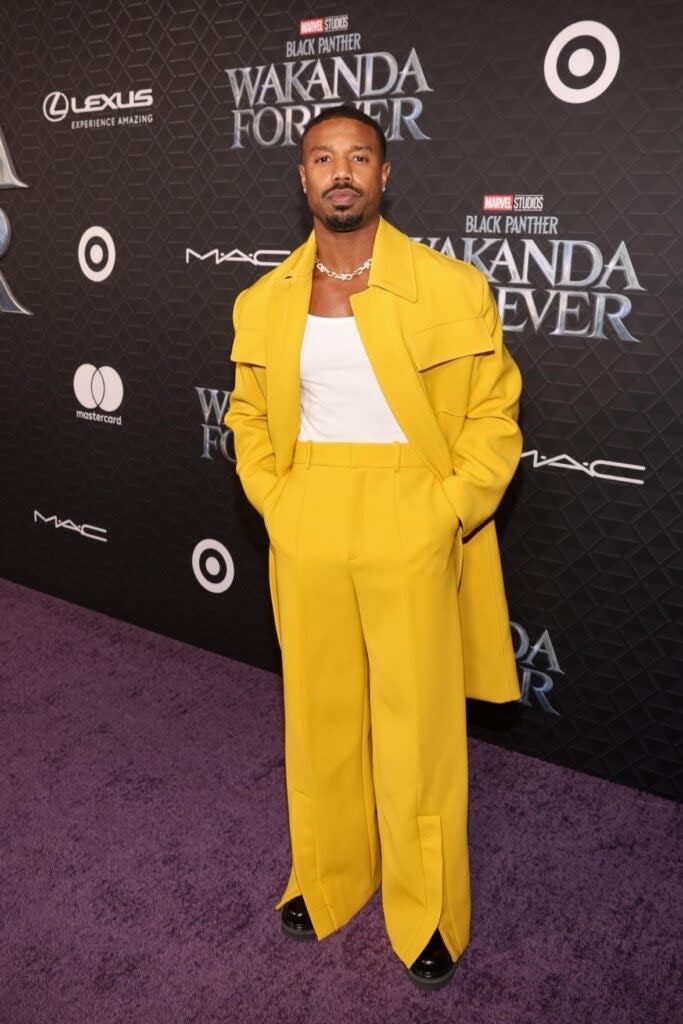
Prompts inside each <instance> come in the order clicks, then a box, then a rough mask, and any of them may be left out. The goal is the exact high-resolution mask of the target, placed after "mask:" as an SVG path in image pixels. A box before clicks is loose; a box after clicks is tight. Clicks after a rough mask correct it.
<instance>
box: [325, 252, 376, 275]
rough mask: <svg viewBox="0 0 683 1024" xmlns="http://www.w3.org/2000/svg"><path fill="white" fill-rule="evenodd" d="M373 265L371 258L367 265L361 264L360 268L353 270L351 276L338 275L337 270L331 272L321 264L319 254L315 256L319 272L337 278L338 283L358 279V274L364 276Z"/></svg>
mask: <svg viewBox="0 0 683 1024" xmlns="http://www.w3.org/2000/svg"><path fill="white" fill-rule="evenodd" d="M371 263H372V256H369V257H368V258H367V259H366V261H365V263H361V265H360V266H359V267H356V269H355V270H352V271H351V273H350V274H338V273H337V271H336V270H330V268H329V267H326V266H325V264H324V263H321V262H320V260H319V259H318V254H317V253H316V254H315V265H316V267H317V268H318V270H322V272H323V274H328V275H329V276H330V277H336V278H337V280H338V281H350V280H351V279H352V278H353V277H357V276H358V274H362V273H363V271H364V270H369V268H370V265H371Z"/></svg>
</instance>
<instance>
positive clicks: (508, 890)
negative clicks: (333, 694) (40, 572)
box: [0, 581, 683, 1024]
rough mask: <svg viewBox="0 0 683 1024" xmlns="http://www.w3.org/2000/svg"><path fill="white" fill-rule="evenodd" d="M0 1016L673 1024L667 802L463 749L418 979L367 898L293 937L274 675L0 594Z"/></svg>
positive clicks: (100, 1020) (116, 1021)
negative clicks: (444, 929) (445, 904)
mask: <svg viewBox="0 0 683 1024" xmlns="http://www.w3.org/2000/svg"><path fill="white" fill-rule="evenodd" d="M0 612H1V619H0V621H1V622H2V653H3V658H2V668H1V670H0V671H1V679H2V683H1V687H0V743H1V745H2V762H1V763H2V774H1V775H0V935H1V936H2V944H1V948H0V1021H1V1022H2V1024H105V1022H106V1024H123V1022H126V1024H240V1022H252V1021H254V1022H259V1024H261V1022H263V1024H281V1022H282V1024H299V1022H301V1024H304V1022H306V1024H337V1022H339V1024H342V1022H343V1024H357V1022H358V1024H363V1022H366V1021H367V1022H373V1024H389V1022H392V1024H437V1022H441V1021H444V1022H446V1021H447V1022H449V1024H450V1022H453V1024H455V1022H458V1024H470V1022H471V1024H592V1022H595V1024H630V1022H633V1024H674V1022H676V1021H680V1020H683V1007H682V1006H681V1003H680V1001H679V1000H680V995H679V993H678V992H677V988H678V986H679V985H680V965H681V945H680V936H681V887H680V882H681V845H682V844H681V839H682V833H683V828H682V817H683V812H682V810H681V807H680V806H679V805H676V804H674V803H671V802H669V801H667V800H664V799H661V798H659V797H654V796H649V795H646V794H643V793H640V792H637V791H635V790H630V789H627V788H625V787H623V786H619V785H614V784H612V783H608V782H605V781H602V780H599V779H595V778H592V777H589V776H587V775H582V774H580V773H577V772H574V771H570V770H567V769H564V768H558V767H555V766H553V765H549V764H546V763H544V762H543V761H540V760H537V759H534V758H529V757H525V756H522V755H520V754H516V753H510V752H508V751H505V750H502V749H500V748H498V747H495V746H492V745H489V744H487V743H481V742H478V741H474V740H470V778H471V789H470V794H471V798H470V851H471V868H472V895H473V907H472V941H471V943H470V946H469V947H468V949H467V951H466V953H465V954H464V956H463V957H462V958H461V960H460V961H459V963H458V967H457V969H456V973H455V975H454V978H453V981H452V983H451V984H450V985H449V986H447V987H446V988H445V989H442V990H440V991H437V992H423V991H422V990H419V989H416V988H415V987H414V986H413V985H412V984H411V983H410V981H409V980H408V978H407V977H406V975H405V969H404V967H403V965H402V964H401V963H400V962H399V960H398V959H397V958H396V956H395V955H394V953H393V951H392V950H391V947H390V945H389V941H388V939H387V936H386V933H385V931H384V923H383V919H382V910H381V903H380V899H379V893H376V894H375V896H374V898H373V899H372V900H371V901H370V903H368V905H367V906H366V907H365V908H364V909H363V910H362V911H361V912H360V914H358V915H357V916H356V917H355V918H354V919H353V920H352V921H351V922H349V924H347V925H346V926H345V927H344V928H343V929H342V930H341V931H339V932H336V933H335V934H334V935H332V936H330V937H328V938H326V939H325V940H324V941H322V942H319V943H315V942H310V943H302V942H294V941H292V940H290V939H287V938H285V937H284V936H283V935H282V934H281V932H280V930H279V914H278V913H277V912H276V911H274V910H273V904H274V903H275V901H276V900H277V898H278V897H279V896H280V894H281V892H282V891H283V888H284V885H285V882H286V880H287V875H288V870H289V848H288V836H287V819H286V805H285V793H284V776H283V750H282V703H281V684H280V680H279V679H278V677H277V676H273V675H272V674H271V673H268V672H262V671H258V670H256V669H252V668H249V667H247V666H246V665H242V664H239V663H237V662H233V661H230V660H228V659H226V658H222V657H219V656H218V655H215V654H211V653H208V652H205V651H201V650H198V649H197V648H194V647H189V646H187V645H185V644H182V643H179V642H177V641H174V640H169V639H167V638H165V637H162V636H158V635H157V634H154V633H150V632H147V631H146V630H143V629H139V628H137V627H135V626H130V625H127V624H125V623H122V622H118V621H116V620H115V619H111V618H109V617H107V616H105V615H101V614H99V613H97V612H92V611H88V610H86V609H83V608H80V607H78V606H76V605H73V604H69V603H67V602H65V601H60V600H57V599H55V598H53V597H48V596H46V595H43V594H39V593H37V592H35V591H32V590H29V589H26V588H24V587H21V586H18V585H17V584H14V583H8V582H4V581H0Z"/></svg>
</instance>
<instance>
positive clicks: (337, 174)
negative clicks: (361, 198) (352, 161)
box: [332, 163, 351, 181]
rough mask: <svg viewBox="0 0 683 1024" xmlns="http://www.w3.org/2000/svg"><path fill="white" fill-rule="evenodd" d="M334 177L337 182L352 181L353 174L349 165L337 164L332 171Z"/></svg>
mask: <svg viewBox="0 0 683 1024" xmlns="http://www.w3.org/2000/svg"><path fill="white" fill-rule="evenodd" d="M332 177H333V178H334V180H335V181H351V172H350V170H349V168H348V165H347V164H341V163H338V164H336V165H335V166H334V167H333V169H332Z"/></svg>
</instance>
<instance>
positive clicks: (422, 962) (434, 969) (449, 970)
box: [408, 928, 455, 988]
mask: <svg viewBox="0 0 683 1024" xmlns="http://www.w3.org/2000/svg"><path fill="white" fill-rule="evenodd" d="M454 970H455V962H454V960H453V959H452V958H451V954H450V953H449V952H448V950H447V949H446V946H445V944H444V941H443V939H442V938H441V935H440V933H439V929H438V928H437V929H436V931H435V932H434V934H433V935H432V937H431V939H430V940H429V942H428V943H427V945H426V946H425V948H424V949H423V950H422V952H421V953H420V955H419V957H418V958H417V960H416V961H415V963H414V964H413V965H412V966H411V967H410V968H409V969H408V975H409V977H410V980H411V981H414V982H415V984H416V985H421V986H422V987H423V988H441V986H442V985H446V984H447V983H448V982H449V981H450V980H451V976H452V974H453V971H454Z"/></svg>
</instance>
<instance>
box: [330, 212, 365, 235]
mask: <svg viewBox="0 0 683 1024" xmlns="http://www.w3.org/2000/svg"><path fill="white" fill-rule="evenodd" d="M362 223H363V214H362V213H328V214H326V216H325V225H326V227H328V228H330V230H331V231H355V229H356V228H358V227H360V226H361V224H362Z"/></svg>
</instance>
